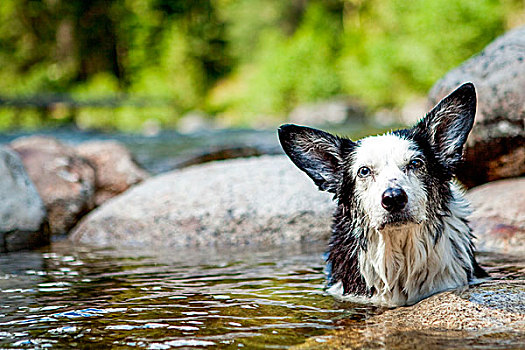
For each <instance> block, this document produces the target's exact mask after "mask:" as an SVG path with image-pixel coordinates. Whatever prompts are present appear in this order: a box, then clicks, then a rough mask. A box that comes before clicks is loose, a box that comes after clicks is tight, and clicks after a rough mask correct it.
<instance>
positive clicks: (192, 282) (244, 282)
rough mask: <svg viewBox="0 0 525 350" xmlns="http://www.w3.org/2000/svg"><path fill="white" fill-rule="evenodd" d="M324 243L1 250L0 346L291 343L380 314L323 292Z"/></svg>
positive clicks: (59, 244) (63, 246)
mask: <svg viewBox="0 0 525 350" xmlns="http://www.w3.org/2000/svg"><path fill="white" fill-rule="evenodd" d="M323 249H324V247H323V246H314V247H312V246H309V247H292V248H291V247H287V248H286V249H284V248H283V247H281V248H268V249H265V250H242V251H235V250H220V251H219V250H211V251H210V250H206V251H202V250H195V251H192V250H188V249H185V250H178V251H177V250H174V251H164V252H159V251H155V252H147V251H136V250H122V249H119V250H111V249H96V248H89V247H79V246H75V247H73V246H72V245H71V244H70V243H68V242H67V241H62V242H56V243H54V244H53V245H52V246H50V247H47V248H44V249H42V250H39V251H33V252H18V253H9V254H4V255H0V347H8V348H9V347H13V348H47V347H53V348H65V347H72V348H110V347H114V348H119V347H123V348H125V347H130V346H136V347H141V348H147V349H167V348H172V347H197V348H201V347H208V346H212V347H217V348H232V349H233V348H241V347H247V348H253V347H264V348H272V349H281V348H286V347H288V346H290V345H294V344H299V343H302V342H303V341H304V340H305V339H306V338H309V337H315V336H317V335H322V334H324V333H325V331H327V330H330V329H334V328H335V327H337V320H339V319H355V320H359V319H362V318H365V317H367V316H369V315H371V314H374V313H375V312H377V311H378V309H377V308H375V307H373V306H365V305H356V304H348V303H340V302H337V301H335V300H334V299H333V298H332V297H331V296H328V295H327V294H326V293H325V292H324V291H323V285H324V280H325V276H324V273H323V268H324V263H323V259H322V251H323Z"/></svg>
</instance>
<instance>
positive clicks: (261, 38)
mask: <svg viewBox="0 0 525 350" xmlns="http://www.w3.org/2000/svg"><path fill="white" fill-rule="evenodd" d="M524 7H525V4H524V3H523V1H522V0H503V1H497V0H414V1H410V2H407V1H404V0H367V1H365V0H290V1H281V0H193V1H187V0H2V1H1V2H0V67H1V69H0V106H1V103H2V97H3V98H4V100H5V98H11V99H12V98H13V97H20V96H27V95H29V96H33V99H35V98H36V97H38V101H39V102H38V103H36V104H35V103H34V104H33V105H32V107H31V108H29V109H27V110H25V109H23V108H22V109H21V108H18V107H16V106H15V107H16V108H13V106H11V107H9V108H0V127H8V126H9V125H20V124H21V125H34V126H39V125H41V123H42V122H45V123H48V122H50V120H48V119H46V118H42V116H45V117H52V118H55V119H60V120H64V121H69V120H72V119H74V120H75V121H76V122H77V123H80V124H82V125H85V126H89V127H97V126H104V127H118V128H125V129H133V128H138V127H140V125H141V124H142V123H144V122H145V121H146V120H154V121H156V122H158V123H160V124H162V125H173V123H174V122H175V120H176V118H177V117H178V116H180V115H181V114H183V113H184V112H185V111H187V110H191V109H204V110H206V111H208V112H210V113H213V114H218V115H220V116H221V117H222V118H225V119H227V120H229V121H230V122H232V123H236V124H250V123H251V122H252V121H253V118H261V116H264V117H262V118H267V116H268V115H279V116H281V117H282V116H283V115H285V114H286V113H287V112H288V111H290V110H291V109H292V108H293V107H294V106H295V105H296V104H299V103H304V102H309V101H316V100H320V99H327V98H330V97H332V96H334V95H339V94H345V95H353V96H358V97H359V98H360V99H361V100H362V101H364V102H365V103H366V104H368V105H369V106H370V107H371V108H372V109H374V108H378V107H392V106H394V107H395V106H401V105H403V103H405V102H406V101H407V100H408V99H409V98H411V97H412V96H415V95H424V94H425V93H426V91H427V90H428V89H429V88H430V86H431V85H432V84H433V82H434V81H435V80H436V79H438V78H439V77H440V76H441V75H442V74H444V73H445V72H446V71H447V70H448V69H450V68H452V67H454V66H456V65H457V64H459V63H460V62H461V61H463V60H465V59H466V58H468V57H469V56H471V55H472V54H475V53H476V52H478V51H479V50H480V49H482V48H483V47H484V46H485V45H486V44H487V43H488V42H490V41H491V40H493V39H494V38H495V37H496V36H497V35H499V34H501V33H502V32H503V31H504V30H505V29H507V27H508V22H509V21H510V23H512V25H517V24H519V23H523V22H524V21H525V15H523V13H524ZM519 13H521V14H522V15H517V14H519ZM49 94H51V95H49ZM56 94H64V95H63V96H66V97H61V96H58V97H57V96H56ZM69 95H71V96H73V98H74V99H75V100H80V101H87V100H90V99H91V100H93V99H96V100H102V101H103V100H104V99H106V100H107V99H108V98H110V99H113V100H114V101H117V102H118V101H119V99H124V100H125V101H123V102H122V103H124V102H125V103H127V104H125V103H124V104H125V105H123V106H122V108H120V109H118V110H109V109H111V108H112V106H111V105H108V106H100V103H99V105H97V106H92V107H95V108H88V109H85V110H82V108H83V107H79V108H76V107H75V108H72V109H71V110H69V112H68V111H67V110H66V111H65V112H64V110H65V109H64V108H62V107H61V108H55V106H54V103H55V102H57V101H58V100H61V99H62V100H64V99H66V101H67V96H69ZM35 96H36V97H35ZM46 96H48V97H46ZM49 96H51V97H49ZM46 98H47V99H48V100H50V101H51V102H50V103H49V106H47V107H45V109H43V110H42V108H40V107H38V106H40V105H45V100H46ZM129 98H131V99H132V102H126V101H128V100H129ZM133 98H135V99H137V98H138V102H137V101H136V100H133ZM55 100H57V101H55ZM119 103H120V102H119ZM35 106H37V107H38V108H40V110H39V111H37V110H36V109H35V108H37V107H35ZM101 108H102V109H101Z"/></svg>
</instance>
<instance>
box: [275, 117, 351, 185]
mask: <svg viewBox="0 0 525 350" xmlns="http://www.w3.org/2000/svg"><path fill="white" fill-rule="evenodd" d="M279 141H280V142H281V146H282V147H283V149H284V152H285V153H286V154H287V155H288V157H290V159H291V160H292V162H294V163H295V165H297V167H298V168H299V169H301V170H302V171H304V172H305V173H306V174H308V176H310V177H311V178H312V180H314V182H315V184H316V185H317V186H318V187H319V189H320V190H322V191H328V192H332V193H335V192H336V190H337V183H338V180H337V176H336V173H337V172H338V169H339V167H340V165H341V163H342V160H343V156H344V155H345V154H347V153H348V152H349V150H350V149H351V148H353V146H354V145H355V144H354V143H353V142H352V141H350V140H349V139H344V138H340V137H337V136H334V135H332V134H329V133H327V132H324V131H321V130H317V129H312V128H307V127H304V126H298V125H293V124H285V125H281V127H280V128H279Z"/></svg>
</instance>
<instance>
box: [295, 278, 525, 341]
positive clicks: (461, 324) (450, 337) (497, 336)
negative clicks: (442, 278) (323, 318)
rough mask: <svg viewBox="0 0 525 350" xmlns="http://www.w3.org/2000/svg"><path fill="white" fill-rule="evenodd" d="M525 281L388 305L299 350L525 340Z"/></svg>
mask: <svg viewBox="0 0 525 350" xmlns="http://www.w3.org/2000/svg"><path fill="white" fill-rule="evenodd" d="M524 298H525V282H524V281H523V280H516V281H502V280H499V281H489V282H485V283H483V284H481V285H478V286H471V287H470V288H468V289H466V290H463V291H451V292H445V293H440V294H437V295H434V296H432V297H430V298H427V299H425V300H423V301H421V302H419V303H417V304H416V305H413V306H409V307H400V308H396V309H392V310H387V311H385V312H384V313H382V314H380V315H377V316H373V317H371V318H370V319H368V320H366V321H365V322H364V324H363V323H362V322H357V323H356V322H355V321H352V320H343V321H341V326H342V327H343V329H342V330H338V331H334V332H331V333H329V334H327V335H325V336H320V337H314V338H312V339H310V340H308V341H307V342H306V343H305V344H302V345H300V346H298V347H297V348H298V349H420V348H428V347H429V346H431V345H432V346H431V348H433V349H434V348H436V349H450V348H456V347H457V346H458V345H459V344H460V345H461V347H465V348H468V347H469V343H470V341H472V342H473V343H474V344H476V346H477V347H482V348H483V347H486V348H492V347H493V346H498V347H499V346H502V345H503V344H505V346H504V347H506V348H509V349H514V348H521V346H522V345H523V344H525V304H524V303H523V299H524Z"/></svg>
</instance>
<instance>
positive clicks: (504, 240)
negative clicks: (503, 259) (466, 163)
mask: <svg viewBox="0 0 525 350" xmlns="http://www.w3.org/2000/svg"><path fill="white" fill-rule="evenodd" d="M467 198H468V199H469V200H470V202H471V203H472V206H473V208H474V212H473V214H472V216H471V217H470V224H471V226H472V229H473V230H474V233H475V234H476V236H477V240H476V248H477V250H480V251H493V252H500V253H509V254H518V255H524V254H525V178H517V179H507V180H500V181H495V182H491V183H488V184H485V185H482V186H478V187H475V188H473V189H471V190H470V191H468V193H467Z"/></svg>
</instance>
